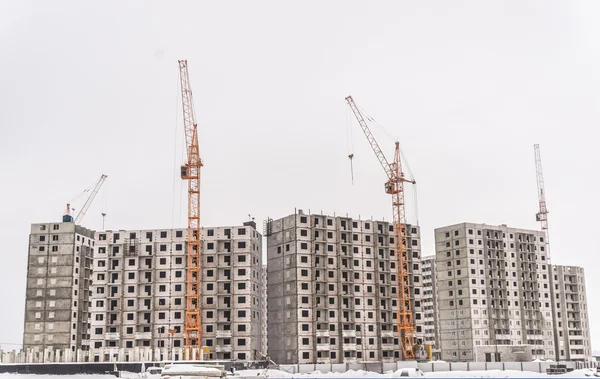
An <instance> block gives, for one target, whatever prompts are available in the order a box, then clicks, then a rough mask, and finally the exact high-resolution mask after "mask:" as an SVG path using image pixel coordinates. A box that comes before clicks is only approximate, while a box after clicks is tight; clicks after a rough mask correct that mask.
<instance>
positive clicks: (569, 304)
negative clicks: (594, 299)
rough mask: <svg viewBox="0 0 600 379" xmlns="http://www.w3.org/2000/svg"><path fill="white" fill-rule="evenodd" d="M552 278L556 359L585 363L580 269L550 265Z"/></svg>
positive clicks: (586, 341) (589, 350)
mask: <svg viewBox="0 0 600 379" xmlns="http://www.w3.org/2000/svg"><path fill="white" fill-rule="evenodd" d="M552 274H553V275H554V278H553V279H554V296H555V299H556V300H555V304H556V308H555V317H556V328H557V329H556V330H557V333H556V341H557V342H556V344H557V346H558V348H557V353H558V359H560V360H570V361H587V360H589V359H590V358H591V357H592V346H591V342H590V329H589V318H588V312H587V296H586V287H585V275H584V270H583V267H575V266H560V265H553V266H552Z"/></svg>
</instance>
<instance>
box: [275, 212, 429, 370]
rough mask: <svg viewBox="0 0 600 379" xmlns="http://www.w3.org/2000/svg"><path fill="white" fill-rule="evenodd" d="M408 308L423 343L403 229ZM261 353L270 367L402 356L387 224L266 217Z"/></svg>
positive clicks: (411, 244)
mask: <svg viewBox="0 0 600 379" xmlns="http://www.w3.org/2000/svg"><path fill="white" fill-rule="evenodd" d="M407 231H408V239H407V242H408V252H409V256H410V259H411V262H410V269H411V277H412V278H413V280H414V283H412V284H413V289H412V297H413V298H412V305H413V310H415V317H414V318H415V320H416V332H417V334H416V335H417V338H418V340H419V341H420V342H423V338H424V333H423V317H422V314H423V312H422V310H423V304H422V293H421V284H422V282H421V260H420V235H419V228H418V227H416V226H410V225H409V226H408V228H407ZM265 233H266V236H267V259H268V265H267V270H268V272H267V277H268V280H267V283H268V291H267V296H268V348H269V356H270V358H271V359H272V360H273V361H275V362H276V363H280V364H294V363H325V362H330V363H342V362H356V361H395V360H400V359H402V357H401V348H400V345H399V344H398V338H397V337H398V336H397V332H396V310H397V307H398V304H397V298H396V277H395V276H396V275H395V273H396V267H395V264H396V256H395V253H394V248H393V246H394V237H393V227H392V225H390V223H388V222H383V221H373V220H356V219H352V218H349V217H336V216H325V215H320V214H319V215H314V214H305V213H303V212H302V211H301V210H299V211H297V212H295V213H294V214H292V215H289V216H287V217H284V218H281V219H278V220H267V222H266V224H265Z"/></svg>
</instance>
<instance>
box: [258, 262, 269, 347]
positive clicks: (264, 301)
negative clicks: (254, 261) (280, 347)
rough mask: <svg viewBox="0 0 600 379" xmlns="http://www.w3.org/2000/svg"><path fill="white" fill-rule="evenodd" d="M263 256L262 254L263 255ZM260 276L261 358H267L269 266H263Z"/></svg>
mask: <svg viewBox="0 0 600 379" xmlns="http://www.w3.org/2000/svg"><path fill="white" fill-rule="evenodd" d="M261 254H262V253H261ZM260 274H261V285H262V288H261V303H260V305H261V307H262V309H261V319H260V320H261V322H262V325H261V328H262V334H261V342H260V343H261V350H260V351H261V352H262V354H263V356H262V357H261V358H266V356H267V354H268V351H269V350H268V346H269V344H268V337H267V334H268V333H267V330H268V322H267V311H268V307H267V265H265V264H263V266H262V267H261V270H260Z"/></svg>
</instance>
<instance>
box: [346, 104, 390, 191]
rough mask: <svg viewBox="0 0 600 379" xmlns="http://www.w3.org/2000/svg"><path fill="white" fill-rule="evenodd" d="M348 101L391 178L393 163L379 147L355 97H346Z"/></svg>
mask: <svg viewBox="0 0 600 379" xmlns="http://www.w3.org/2000/svg"><path fill="white" fill-rule="evenodd" d="M346 102H347V103H348V105H349V106H350V109H352V112H353V113H354V116H355V117H356V119H357V120H358V124H359V125H360V127H361V129H362V130H363V132H364V133H365V136H366V137H367V141H369V144H370V145H371V148H372V149H373V152H375V155H376V156H377V159H378V160H379V163H381V167H383V169H384V170H385V174H386V175H387V177H388V179H391V178H392V175H393V171H392V169H391V165H390V163H389V162H388V160H387V159H386V157H385V155H384V154H383V151H381V148H380V147H379V144H378V143H377V140H375V137H374V136H373V133H371V129H369V125H367V122H366V121H365V118H364V117H363V115H362V113H360V110H359V109H358V107H357V106H356V103H355V102H354V99H352V96H348V97H346Z"/></svg>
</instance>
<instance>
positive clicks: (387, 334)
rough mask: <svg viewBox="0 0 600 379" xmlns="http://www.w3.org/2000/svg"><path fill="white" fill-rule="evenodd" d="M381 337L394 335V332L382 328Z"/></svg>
mask: <svg viewBox="0 0 600 379" xmlns="http://www.w3.org/2000/svg"><path fill="white" fill-rule="evenodd" d="M381 337H394V332H393V331H391V330H382V331H381Z"/></svg>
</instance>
